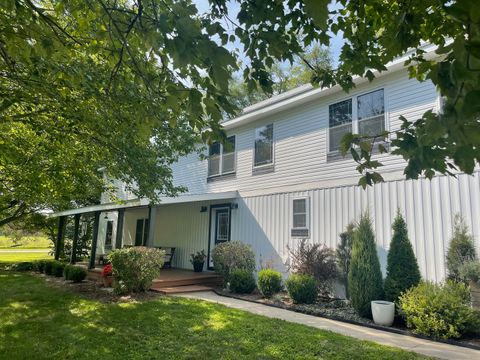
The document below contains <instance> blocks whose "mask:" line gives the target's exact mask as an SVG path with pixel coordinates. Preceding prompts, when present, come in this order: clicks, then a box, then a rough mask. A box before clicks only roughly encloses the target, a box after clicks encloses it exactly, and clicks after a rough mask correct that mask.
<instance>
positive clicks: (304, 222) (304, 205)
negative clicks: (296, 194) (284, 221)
mask: <svg viewBox="0 0 480 360" xmlns="http://www.w3.org/2000/svg"><path fill="white" fill-rule="evenodd" d="M309 213H310V205H309V201H308V198H298V199H293V200H292V232H291V234H292V236H295V237H308V236H309V229H310V221H309V220H310V214H309Z"/></svg>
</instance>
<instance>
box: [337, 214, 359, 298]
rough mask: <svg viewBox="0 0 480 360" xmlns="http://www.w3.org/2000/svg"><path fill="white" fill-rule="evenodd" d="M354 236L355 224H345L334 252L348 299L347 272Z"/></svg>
mask: <svg viewBox="0 0 480 360" xmlns="http://www.w3.org/2000/svg"><path fill="white" fill-rule="evenodd" d="M354 236H355V224H353V223H350V224H348V225H347V229H346V230H345V231H344V232H342V233H341V234H340V244H338V246H337V250H336V252H335V255H336V258H337V265H338V268H339V275H340V278H341V280H342V281H343V283H344V284H345V295H346V298H347V299H348V298H349V297H350V296H349V289H348V272H349V270H350V261H351V260H352V246H353V238H354Z"/></svg>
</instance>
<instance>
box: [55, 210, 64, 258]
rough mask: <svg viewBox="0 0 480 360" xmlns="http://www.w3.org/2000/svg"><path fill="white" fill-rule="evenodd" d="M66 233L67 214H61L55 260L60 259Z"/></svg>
mask: <svg viewBox="0 0 480 360" xmlns="http://www.w3.org/2000/svg"><path fill="white" fill-rule="evenodd" d="M64 235H65V216H60V217H59V218H58V232H57V241H56V242H55V260H58V259H60V255H61V253H62V252H63V245H64V244H63V242H64Z"/></svg>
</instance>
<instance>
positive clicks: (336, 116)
mask: <svg viewBox="0 0 480 360" xmlns="http://www.w3.org/2000/svg"><path fill="white" fill-rule="evenodd" d="M328 125H329V142H328V143H329V146H328V147H329V149H328V150H329V151H337V150H338V149H340V142H341V141H342V138H343V136H344V135H345V134H347V133H351V132H352V99H348V100H344V101H340V102H338V103H336V104H333V105H330V106H329V108H328Z"/></svg>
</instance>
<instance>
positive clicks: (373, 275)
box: [348, 214, 383, 317]
mask: <svg viewBox="0 0 480 360" xmlns="http://www.w3.org/2000/svg"><path fill="white" fill-rule="evenodd" d="M348 284H349V288H350V300H351V301H352V306H353V308H354V309H355V310H356V311H357V313H358V314H359V315H360V316H364V317H371V316H372V311H371V305H370V302H371V301H372V300H381V299H382V298H383V280H382V272H381V270H380V262H379V260H378V255H377V249H376V244H375V236H374V234H373V229H372V222H371V220H370V217H369V215H368V214H362V216H361V217H360V221H359V222H358V225H357V230H356V231H355V238H354V241H353V247H352V260H351V262H350V272H349V273H348Z"/></svg>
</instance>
